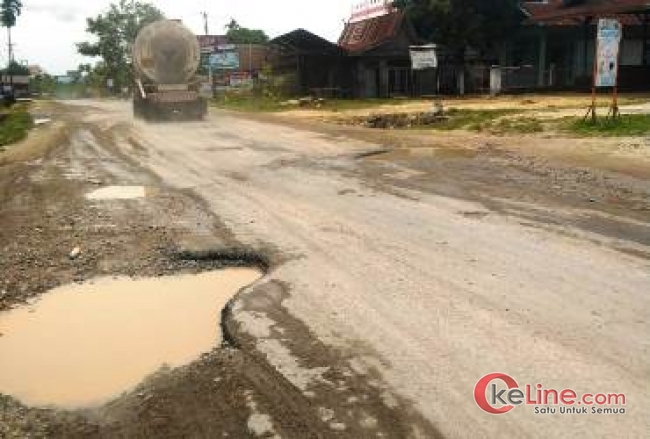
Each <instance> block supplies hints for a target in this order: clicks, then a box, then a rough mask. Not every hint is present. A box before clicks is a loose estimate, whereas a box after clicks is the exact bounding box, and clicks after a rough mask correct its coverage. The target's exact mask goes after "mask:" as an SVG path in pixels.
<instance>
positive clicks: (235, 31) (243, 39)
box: [226, 19, 269, 44]
mask: <svg viewBox="0 0 650 439" xmlns="http://www.w3.org/2000/svg"><path fill="white" fill-rule="evenodd" d="M226 36H227V37H228V41H229V42H230V43H232V44H265V43H267V42H268V41H269V37H268V35H266V33H265V32H264V31H263V30H260V29H248V28H245V27H241V26H240V25H239V23H237V21H236V20H235V19H231V20H230V23H228V24H227V25H226Z"/></svg>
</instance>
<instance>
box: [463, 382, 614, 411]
mask: <svg viewBox="0 0 650 439" xmlns="http://www.w3.org/2000/svg"><path fill="white" fill-rule="evenodd" d="M474 400H475V401H476V404H477V405H478V406H479V407H480V408H481V410H483V411H484V412H486V413H489V414H491V415H503V414H506V413H509V412H511V411H512V410H514V409H515V408H516V407H517V406H520V405H525V406H530V407H534V411H535V414H539V415H555V414H560V415H564V414H574V415H587V414H592V415H624V414H625V404H626V398H625V394H624V393H583V394H580V395H579V394H578V393H577V392H576V391H575V390H573V389H561V390H558V389H551V388H549V389H546V388H544V386H543V385H542V384H526V385H525V386H523V387H521V386H520V385H519V384H518V383H517V381H515V379H514V378H512V377H511V376H510V375H507V374H505V373H491V374H489V375H485V376H484V377H483V378H481V379H480V380H479V381H478V383H476V386H475V387H474Z"/></svg>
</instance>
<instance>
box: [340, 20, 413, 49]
mask: <svg viewBox="0 0 650 439" xmlns="http://www.w3.org/2000/svg"><path fill="white" fill-rule="evenodd" d="M403 21H404V14H403V13H402V12H401V11H394V12H391V13H389V14H386V15H382V16H381V17H375V18H370V19H368V20H363V21H359V22H356V23H347V24H346V25H345V29H343V33H342V34H341V38H339V46H341V47H342V48H344V49H346V50H348V51H350V52H365V51H367V50H370V49H373V48H375V47H377V46H380V45H381V44H383V43H386V42H387V41H389V40H391V39H392V38H394V37H395V36H397V34H398V33H399V31H400V28H401V27H402V23H403Z"/></svg>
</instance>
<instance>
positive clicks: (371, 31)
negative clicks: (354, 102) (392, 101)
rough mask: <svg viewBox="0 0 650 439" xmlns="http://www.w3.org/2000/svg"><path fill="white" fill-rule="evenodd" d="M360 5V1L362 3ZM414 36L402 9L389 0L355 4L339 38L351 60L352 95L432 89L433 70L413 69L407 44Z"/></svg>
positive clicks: (415, 42) (411, 93)
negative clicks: (364, 6)
mask: <svg viewBox="0 0 650 439" xmlns="http://www.w3.org/2000/svg"><path fill="white" fill-rule="evenodd" d="M362 6H363V5H362ZM423 43H427V42H426V41H423V40H421V39H420V38H418V36H417V34H416V32H415V29H414V28H413V26H411V23H410V22H409V21H408V20H407V19H406V17H405V16H404V13H403V12H402V11H399V10H397V9H394V8H393V7H392V2H390V1H386V2H383V3H382V2H381V1H374V2H370V3H369V6H368V7H367V8H366V9H364V8H363V7H361V6H357V7H356V8H355V9H354V11H353V14H352V17H351V18H350V20H349V22H348V23H347V24H346V25H345V28H344V29H343V33H342V34H341V37H340V38H339V46H340V47H342V48H343V49H344V50H345V51H346V52H347V54H348V57H349V58H350V59H351V61H352V75H353V95H354V96H355V97H361V98H374V97H395V96H414V95H422V94H435V93H436V86H435V84H436V72H435V71H433V70H428V71H414V70H413V69H412V68H411V57H410V50H409V49H410V47H411V46H416V45H420V44H423Z"/></svg>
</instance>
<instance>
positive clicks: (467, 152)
mask: <svg viewBox="0 0 650 439" xmlns="http://www.w3.org/2000/svg"><path fill="white" fill-rule="evenodd" d="M478 154H479V153H478V151H476V150H472V149H465V148H437V147H426V146H423V147H417V148H396V149H392V150H389V151H386V152H382V153H379V154H373V155H371V156H369V157H368V158H369V159H372V160H409V159H416V160H417V159H427V158H431V159H471V158H475V157H476V156H478Z"/></svg>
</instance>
